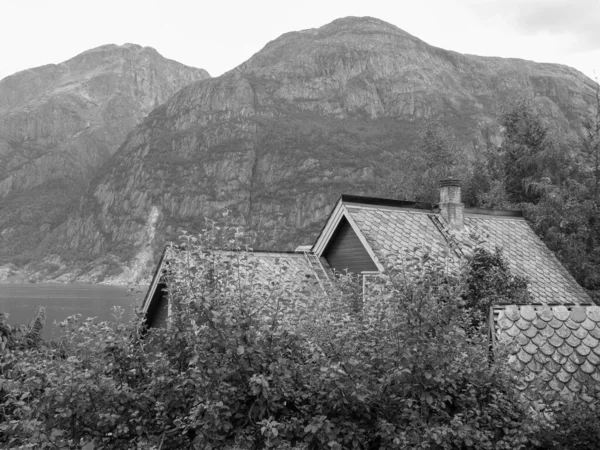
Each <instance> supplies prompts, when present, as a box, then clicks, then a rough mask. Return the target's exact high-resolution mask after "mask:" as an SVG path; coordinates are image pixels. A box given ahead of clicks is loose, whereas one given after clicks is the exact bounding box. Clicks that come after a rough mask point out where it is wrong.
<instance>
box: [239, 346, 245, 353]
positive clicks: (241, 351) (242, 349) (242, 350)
mask: <svg viewBox="0 0 600 450" xmlns="http://www.w3.org/2000/svg"><path fill="white" fill-rule="evenodd" d="M244 352H245V349H244V346H243V345H239V346H238V348H237V354H238V355H243V354H244Z"/></svg>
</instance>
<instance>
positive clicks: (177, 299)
mask: <svg viewBox="0 0 600 450" xmlns="http://www.w3.org/2000/svg"><path fill="white" fill-rule="evenodd" d="M241 239H243V233H242V232H241V230H239V229H237V228H233V227H217V226H211V227H210V228H209V229H207V230H206V232H205V233H203V234H202V235H200V236H189V235H185V236H184V241H185V246H184V247H183V248H180V249H179V250H177V251H175V250H174V251H173V253H172V255H171V258H170V264H169V271H168V274H167V277H168V281H169V283H168V286H169V288H168V294H169V297H170V301H171V319H170V325H169V327H168V329H152V330H146V331H144V330H143V328H141V322H140V318H138V319H137V321H134V322H133V323H132V324H123V323H121V321H120V318H119V317H120V314H118V311H116V312H115V316H116V317H115V321H114V323H108V322H102V323H96V322H95V321H93V320H85V321H82V320H81V319H80V318H78V317H71V318H69V319H68V320H67V321H65V322H64V323H63V324H62V325H63V327H64V329H65V335H64V336H63V337H62V338H61V339H60V340H57V341H53V342H50V343H45V344H42V343H39V342H37V343H33V344H32V345H29V346H16V345H13V346H10V347H6V348H5V349H4V353H3V354H2V357H1V360H0V364H1V366H0V367H1V368H2V373H1V378H0V382H1V386H2V387H1V389H2V390H1V393H2V394H1V395H2V399H3V409H2V410H1V412H0V414H2V417H0V421H1V424H0V432H1V435H0V442H1V443H2V445H4V446H8V447H11V448H16V447H19V446H29V447H35V448H81V446H83V445H88V447H90V446H91V447H94V448H110V449H128V448H148V449H179V448H207V449H208V448H214V449H216V448H225V449H227V448H229V449H234V448H241V449H259V448H298V449H299V448H303V449H321V448H331V449H350V448H356V449H380V448H381V449H386V448H388V449H392V448H393V449H396V448H432V449H467V448H473V449H475V448H477V449H486V448H487V449H492V448H494V449H518V448H528V447H532V446H534V445H537V444H536V443H537V442H538V440H539V439H540V438H539V435H540V433H542V431H540V430H543V429H544V428H543V427H544V426H550V422H541V421H540V422H539V423H538V422H536V421H535V420H534V419H532V418H528V416H527V415H526V412H525V411H524V410H523V409H522V408H521V407H520V406H519V404H518V403H517V402H516V401H515V400H514V393H513V390H512V380H511V379H510V376H509V375H508V374H507V372H506V371H505V369H504V367H503V365H502V363H501V361H498V362H495V363H490V361H489V355H488V341H487V337H486V332H485V327H483V326H479V325H473V321H472V317H473V314H477V313H476V312H474V311H472V310H471V309H470V308H469V307H468V305H467V301H466V300H465V298H466V297H465V292H467V291H468V286H469V285H468V283H467V275H466V274H468V273H469V272H468V270H467V268H466V266H465V267H462V268H458V270H456V271H455V272H453V273H450V272H448V271H447V270H446V268H445V267H446V266H445V264H444V261H439V260H438V259H436V258H433V257H432V255H431V254H430V253H429V252H427V251H425V252H424V254H423V255H422V256H418V257H415V256H413V257H409V258H405V259H404V260H399V261H398V262H397V263H395V264H391V265H390V266H389V267H388V271H387V275H386V276H382V277H379V278H377V279H373V280H371V284H372V286H371V288H372V289H370V290H369V295H368V296H365V297H364V301H362V303H361V304H360V305H357V303H356V302H351V301H349V296H350V297H352V298H354V299H355V300H356V296H355V295H354V291H355V290H354V288H353V286H348V287H347V288H345V289H340V292H342V293H341V294H338V295H331V296H330V297H329V298H324V297H323V296H320V295H316V294H308V293H306V292H299V291H297V290H296V289H294V288H293V286H290V285H287V284H286V283H285V282H283V280H285V279H286V277H284V276H283V274H284V273H285V272H286V271H288V270H291V268H290V267H288V266H286V265H285V264H284V263H280V265H279V266H278V267H277V268H276V269H274V272H273V276H274V277H278V278H279V280H280V281H281V282H280V283H277V284H272V283H270V282H265V281H264V280H261V279H260V277H257V276H255V275H256V273H257V270H256V269H257V267H256V262H255V261H254V260H252V259H251V258H249V257H248V255H247V253H244V252H243V251H237V250H240V247H243V245H242V244H241V242H240V240H241ZM217 244H218V246H220V247H221V248H226V249H228V250H232V251H231V252H229V253H226V252H221V253H217V252H214V251H212V249H213V248H214V247H215V246H216V245H217ZM233 250H235V251H233ZM341 283H346V281H344V280H342V281H341ZM344 292H345V293H344ZM556 420H559V419H558V417H557V419H556ZM536 433H538V434H536Z"/></svg>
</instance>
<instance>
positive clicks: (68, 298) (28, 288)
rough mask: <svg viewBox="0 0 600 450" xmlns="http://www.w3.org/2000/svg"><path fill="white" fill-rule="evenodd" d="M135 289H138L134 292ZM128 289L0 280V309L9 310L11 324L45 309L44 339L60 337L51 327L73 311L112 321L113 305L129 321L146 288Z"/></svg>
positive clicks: (123, 287)
mask: <svg viewBox="0 0 600 450" xmlns="http://www.w3.org/2000/svg"><path fill="white" fill-rule="evenodd" d="M136 291H137V292H136ZM136 291H134V292H130V290H129V288H128V287H127V286H109V285H98V284H58V283H34V284H32V283H0V312H6V313H8V314H9V315H10V316H9V319H8V323H9V324H11V325H15V324H17V325H19V324H23V325H27V324H28V323H29V321H30V320H31V319H32V318H33V317H34V315H35V313H36V311H37V309H38V307H40V306H43V307H45V308H46V325H45V326H44V333H43V335H44V338H46V339H47V338H52V337H56V336H59V335H60V333H61V329H60V328H59V327H57V326H54V325H53V323H54V321H56V322H60V321H62V320H65V319H66V318H67V317H69V316H72V315H74V314H81V317H82V319H85V318H87V317H96V318H97V320H98V321H102V320H113V316H112V308H113V307H114V306H120V307H121V308H123V311H124V314H123V320H129V319H130V318H131V317H132V316H133V314H134V311H135V309H136V308H137V307H139V306H140V304H141V301H142V299H143V295H144V292H145V289H138V290H136Z"/></svg>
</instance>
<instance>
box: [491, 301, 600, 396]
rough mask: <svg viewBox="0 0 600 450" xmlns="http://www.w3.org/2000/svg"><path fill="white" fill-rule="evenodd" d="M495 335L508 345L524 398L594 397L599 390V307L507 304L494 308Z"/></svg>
mask: <svg viewBox="0 0 600 450" xmlns="http://www.w3.org/2000/svg"><path fill="white" fill-rule="evenodd" d="M490 325H491V329H492V330H493V338H494V339H495V340H496V341H498V342H500V343H504V344H507V345H508V347H509V351H510V356H509V365H510V368H511V369H512V371H513V372H514V373H515V375H516V377H517V380H518V383H517V388H518V389H519V390H521V391H522V392H523V394H524V397H526V398H529V399H530V400H533V399H535V398H536V394H537V393H538V392H540V391H541V392H543V393H544V395H549V394H550V395H551V394H553V393H554V394H559V395H560V396H561V397H565V396H566V397H574V396H579V397H580V398H583V399H584V400H590V399H591V398H593V397H594V396H597V395H599V394H600V385H599V384H598V382H600V307H599V306H594V305H585V306H578V305H555V306H549V305H507V306H498V307H495V308H494V309H493V317H492V323H491V324H490Z"/></svg>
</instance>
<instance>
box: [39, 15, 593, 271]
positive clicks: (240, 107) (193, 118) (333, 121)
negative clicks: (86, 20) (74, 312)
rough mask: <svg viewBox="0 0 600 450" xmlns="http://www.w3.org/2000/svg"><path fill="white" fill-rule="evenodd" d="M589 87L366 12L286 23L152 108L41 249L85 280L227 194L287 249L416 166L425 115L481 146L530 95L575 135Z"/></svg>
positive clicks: (138, 263) (253, 225) (271, 243)
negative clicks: (352, 201) (459, 47)
mask: <svg viewBox="0 0 600 450" xmlns="http://www.w3.org/2000/svg"><path fill="white" fill-rule="evenodd" d="M593 86H594V83H593V82H592V80H590V79H588V78H587V77H585V76H584V75H583V74H581V73H580V72H578V71H576V70H574V69H572V68H569V67H565V66H559V65H554V64H538V63H534V62H530V61H523V60H517V59H502V58H488V57H479V56H472V55H461V54H459V53H456V52H451V51H447V50H443V49H440V48H436V47H432V46H430V45H428V44H427V43H425V42H423V41H421V40H419V39H418V38H416V37H414V36H411V35H409V34H408V33H406V32H404V31H402V30H400V29H398V28H397V27H395V26H393V25H390V24H388V23H385V22H383V21H381V20H377V19H373V18H354V17H350V18H344V19H339V20H336V21H334V22H332V23H330V24H328V25H325V26H323V27H321V28H318V29H311V30H304V31H299V32H291V33H287V34H284V35H283V36H281V37H280V38H278V39H276V40H274V41H272V42H270V43H268V44H267V45H266V46H265V47H264V48H263V49H262V50H261V51H260V52H258V53H257V54H255V55H254V56H253V57H252V58H250V59H249V60H248V61H246V62H245V63H243V64H241V65H240V66H239V67H237V68H235V69H233V70H232V71H230V72H228V73H226V74H224V75H223V76H220V77H218V78H214V79H207V80H202V81H198V82H196V83H193V84H191V85H189V86H187V87H185V88H183V89H181V90H180V91H179V92H178V93H177V94H176V95H175V96H173V97H172V98H171V99H170V100H169V101H168V102H167V103H165V104H164V105H162V106H159V107H158V108H156V109H155V110H154V111H152V112H151V113H150V114H149V116H148V117H147V118H146V119H145V120H144V121H143V122H142V123H141V124H140V125H139V126H137V127H136V128H135V129H134V131H133V132H132V133H131V134H130V135H129V136H128V138H127V140H126V141H125V143H124V144H123V146H122V147H121V148H120V150H119V151H118V152H117V153H116V154H115V155H114V156H113V157H112V158H111V160H110V161H109V162H108V163H107V164H106V165H105V166H104V167H103V168H102V171H101V173H99V175H98V176H97V177H96V178H95V179H94V180H93V181H92V184H91V185H90V187H89V189H88V191H87V194H86V195H85V197H84V199H83V200H82V201H81V203H80V207H79V209H78V211H77V212H76V213H75V214H73V215H72V216H71V217H70V218H69V220H68V221H67V222H66V223H64V224H62V225H61V226H60V227H58V228H57V229H56V230H55V231H53V232H52V233H51V234H49V235H48V238H47V239H46V240H45V242H44V244H43V245H42V246H41V247H40V248H39V249H38V252H39V253H38V254H39V255H45V256H46V257H47V258H52V257H54V258H58V257H60V261H61V262H62V263H64V262H68V263H69V264H71V267H72V268H78V269H79V270H77V272H72V274H73V275H77V276H81V277H83V278H82V279H93V278H98V277H104V276H105V275H106V274H108V275H110V274H111V273H117V272H118V270H117V269H115V266H118V265H123V266H127V267H128V268H130V269H131V270H126V271H125V273H124V274H122V275H121V276H122V277H124V278H127V277H130V276H133V275H134V274H139V273H140V270H143V269H147V268H149V267H151V266H152V263H153V260H154V259H155V258H156V253H155V250H156V249H157V248H159V247H160V246H161V245H162V244H163V243H164V242H165V241H167V240H169V239H174V238H176V237H177V236H178V231H177V230H178V228H179V227H182V228H184V229H187V230H188V231H190V232H194V231H198V230H200V229H201V228H202V227H203V226H204V223H205V222H204V219H205V218H214V217H215V214H216V213H217V212H218V211H220V210H222V209H224V208H227V209H229V210H231V211H232V214H231V215H232V216H233V217H234V219H235V220H236V221H237V223H239V224H241V225H244V226H245V227H246V228H247V229H249V230H250V234H251V235H252V236H253V237H254V239H255V247H256V248H276V249H292V248H294V247H295V246H296V245H299V244H306V243H310V242H311V241H312V240H313V238H314V237H315V235H316V233H317V232H318V230H319V228H320V226H321V225H322V223H323V221H324V219H325V217H326V215H327V213H328V212H329V211H330V208H331V207H332V205H333V203H334V201H335V200H336V198H337V197H338V196H339V195H340V194H341V193H343V192H346V193H354V194H372V193H373V192H375V190H376V189H377V188H378V187H379V186H380V185H381V184H382V183H383V182H384V181H385V180H386V179H388V178H389V177H390V176H392V175H394V174H397V173H401V172H403V171H405V172H406V171H410V170H411V166H412V164H413V160H414V158H415V155H414V154H413V150H414V144H415V141H416V138H417V136H418V134H419V132H420V130H421V129H422V128H423V126H424V124H425V123H426V122H427V121H428V120H432V119H435V120H437V121H439V122H441V123H443V124H445V125H446V126H448V127H450V128H451V129H452V130H453V131H454V133H455V134H456V135H457V137H458V139H459V140H460V142H461V143H462V145H463V146H464V147H465V148H467V149H469V151H471V152H476V151H478V149H479V148H481V147H482V146H483V145H484V144H485V142H486V141H497V140H498V139H500V134H499V130H498V127H497V125H496V122H495V119H496V118H497V116H498V115H499V113H500V111H501V109H502V108H503V107H504V106H505V105H507V103H508V102H510V101H511V99H515V98H517V97H520V96H524V97H527V98H530V99H532V101H534V102H535V103H536V105H537V106H538V108H539V109H540V111H541V112H542V114H543V115H544V117H545V120H547V121H548V122H549V123H550V124H551V125H552V127H553V128H554V129H556V130H561V131H562V132H564V133H572V134H576V133H578V132H579V131H580V127H581V124H580V117H581V115H582V114H587V113H588V112H589V110H590V107H591V104H592V99H593ZM111 267H112V269H109V268H111ZM90 270H91V272H90ZM86 272H87V275H86ZM109 272H110V273H109Z"/></svg>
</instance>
